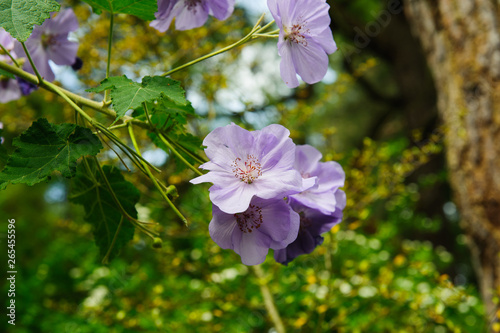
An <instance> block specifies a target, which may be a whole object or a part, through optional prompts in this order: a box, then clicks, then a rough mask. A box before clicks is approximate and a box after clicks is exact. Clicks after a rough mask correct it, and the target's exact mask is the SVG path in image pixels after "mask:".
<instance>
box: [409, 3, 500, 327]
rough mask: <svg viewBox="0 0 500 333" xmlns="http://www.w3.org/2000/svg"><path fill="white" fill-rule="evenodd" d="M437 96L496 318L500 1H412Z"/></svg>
mask: <svg viewBox="0 0 500 333" xmlns="http://www.w3.org/2000/svg"><path fill="white" fill-rule="evenodd" d="M404 10H405V15H406V16H407V19H408V20H409V22H410V25H411V28H412V32H413V34H414V35H415V36H416V37H417V38H419V39H420V42H421V44H422V47H423V49H424V52H425V55H426V58H427V61H428V64H429V67H430V69H431V72H432V74H433V76H434V81H435V85H436V88H437V92H438V109H439V113H440V115H441V117H442V119H443V122H444V125H445V138H446V149H447V151H446V154H447V161H448V167H449V174H450V181H451V185H452V188H453V190H454V196H455V202H456V203H457V205H458V207H459V211H460V213H461V218H462V224H463V228H464V230H465V232H466V234H467V237H468V240H469V244H470V247H471V250H472V255H473V261H474V263H475V266H476V267H475V268H476V271H477V275H478V280H479V284H480V288H481V293H482V297H483V300H484V302H485V304H486V311H487V314H488V316H490V318H493V316H494V315H495V312H496V311H495V310H496V309H498V306H497V305H495V304H494V303H493V297H494V296H495V295H499V294H500V3H499V1H498V0H407V1H405V2H404Z"/></svg>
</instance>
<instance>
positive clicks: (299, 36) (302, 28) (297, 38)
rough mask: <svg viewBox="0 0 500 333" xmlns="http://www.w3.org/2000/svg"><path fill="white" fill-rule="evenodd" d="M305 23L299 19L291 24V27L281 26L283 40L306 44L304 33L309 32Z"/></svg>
mask: <svg viewBox="0 0 500 333" xmlns="http://www.w3.org/2000/svg"><path fill="white" fill-rule="evenodd" d="M306 25H307V22H304V21H303V20H301V19H300V20H298V22H297V23H295V24H294V25H292V27H291V29H290V28H288V27H283V28H284V31H285V37H284V38H285V40H289V41H290V43H295V44H301V45H302V46H307V39H306V34H307V33H308V32H309V29H307V28H306Z"/></svg>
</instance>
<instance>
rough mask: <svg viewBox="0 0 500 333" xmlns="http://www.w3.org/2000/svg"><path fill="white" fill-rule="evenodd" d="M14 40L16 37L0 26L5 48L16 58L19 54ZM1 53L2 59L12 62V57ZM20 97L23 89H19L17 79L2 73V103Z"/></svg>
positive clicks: (0, 86)
mask: <svg viewBox="0 0 500 333" xmlns="http://www.w3.org/2000/svg"><path fill="white" fill-rule="evenodd" d="M14 41H15V39H14V38H12V37H11V36H10V34H9V33H8V32H7V31H5V29H4V28H0V44H2V46H3V47H5V49H6V50H7V51H9V53H10V54H11V55H12V56H13V57H14V58H17V55H16V53H15V52H14V50H13V49H14ZM0 52H1V50H0ZM1 53H3V52H1ZM1 53H0V61H3V62H6V63H8V64H12V59H11V58H10V57H9V56H8V55H6V54H1ZM19 97H21V90H20V89H19V84H18V83H17V81H16V80H15V79H12V78H9V77H7V76H5V77H4V76H2V75H1V74H0V103H7V102H10V101H14V100H16V99H19Z"/></svg>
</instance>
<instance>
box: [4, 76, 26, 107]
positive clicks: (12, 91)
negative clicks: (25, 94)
mask: <svg viewBox="0 0 500 333" xmlns="http://www.w3.org/2000/svg"><path fill="white" fill-rule="evenodd" d="M20 97H21V90H20V89H19V85H18V83H17V81H16V80H13V79H9V78H0V103H8V102H10V101H15V100H16V99H19V98H20Z"/></svg>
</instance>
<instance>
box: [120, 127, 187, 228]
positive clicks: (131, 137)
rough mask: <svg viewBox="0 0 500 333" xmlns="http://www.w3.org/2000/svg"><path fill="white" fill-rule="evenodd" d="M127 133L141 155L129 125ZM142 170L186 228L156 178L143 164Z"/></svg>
mask: <svg viewBox="0 0 500 333" xmlns="http://www.w3.org/2000/svg"><path fill="white" fill-rule="evenodd" d="M128 132H129V135H130V139H131V140H132V144H133V145H134V148H135V150H136V152H137V154H138V155H141V151H140V149H139V145H138V144H137V140H136V139H135V135H134V130H133V128H132V125H131V124H130V125H129V126H128ZM144 169H145V170H146V173H147V174H148V176H149V178H150V179H151V181H152V182H153V184H154V186H155V187H156V188H157V189H158V191H159V192H160V194H161V196H162V197H163V199H165V201H166V202H167V203H168V205H169V206H170V208H172V210H173V211H174V212H175V214H176V215H177V216H179V217H180V219H181V220H182V222H184V224H185V225H186V226H187V225H188V222H187V219H186V218H185V217H184V216H183V215H182V213H181V212H180V211H179V210H178V209H177V207H175V205H174V203H173V202H172V201H171V200H170V199H169V198H168V196H167V194H166V193H165V191H163V189H162V188H161V186H160V184H158V181H157V180H156V177H155V176H153V174H152V173H151V170H149V168H148V167H147V165H145V164H144Z"/></svg>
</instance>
